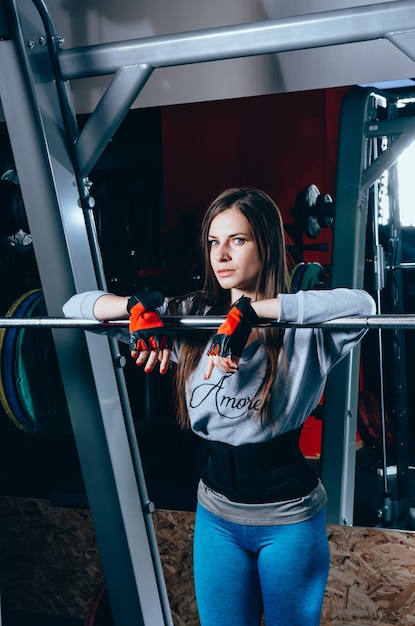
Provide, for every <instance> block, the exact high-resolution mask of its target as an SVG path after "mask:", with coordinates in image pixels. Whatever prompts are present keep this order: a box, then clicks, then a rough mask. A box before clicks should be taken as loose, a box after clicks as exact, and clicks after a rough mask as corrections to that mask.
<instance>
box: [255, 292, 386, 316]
mask: <svg viewBox="0 0 415 626" xmlns="http://www.w3.org/2000/svg"><path fill="white" fill-rule="evenodd" d="M251 306H252V308H253V309H254V311H255V313H256V314H257V315H258V317H260V318H268V319H275V320H278V321H281V322H293V323H297V324H310V323H311V324H312V323H320V322H325V321H327V320H331V319H336V318H338V317H349V316H350V317H352V316H356V315H359V316H360V315H362V316H367V315H374V314H375V312H376V305H375V302H374V300H373V298H372V297H371V296H370V295H369V294H368V293H367V292H366V291H362V290H360V289H347V288H338V289H327V290H326V289H322V290H319V291H313V290H310V291H299V292H297V293H295V294H281V295H280V296H278V297H277V298H272V299H270V300H259V301H256V302H251Z"/></svg>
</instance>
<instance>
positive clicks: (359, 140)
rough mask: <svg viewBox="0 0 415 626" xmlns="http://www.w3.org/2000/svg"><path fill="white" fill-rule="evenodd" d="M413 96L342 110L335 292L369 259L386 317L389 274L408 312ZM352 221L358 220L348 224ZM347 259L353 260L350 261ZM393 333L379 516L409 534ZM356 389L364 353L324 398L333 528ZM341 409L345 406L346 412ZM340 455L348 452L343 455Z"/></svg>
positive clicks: (358, 92)
mask: <svg viewBox="0 0 415 626" xmlns="http://www.w3.org/2000/svg"><path fill="white" fill-rule="evenodd" d="M414 96H415V90H414V89H413V88H408V89H402V90H396V91H394V90H392V91H390V92H387V91H386V92H382V91H380V90H377V89H374V88H371V87H356V88H355V89H354V90H351V91H350V92H349V93H348V94H346V96H345V99H344V102H343V105H342V115H341V125H340V135H339V148H338V163H337V181H336V199H335V203H336V212H335V215H336V218H335V220H334V227H333V257H332V269H331V283H332V286H333V287H335V286H339V285H350V286H356V287H357V286H362V285H363V281H364V278H365V269H366V254H368V253H369V254H371V255H372V256H371V259H370V262H371V274H372V281H371V282H372V284H371V285H370V287H371V290H372V292H375V293H376V299H377V305H378V313H382V297H381V296H382V292H383V290H384V288H385V278H386V271H388V272H389V274H390V276H391V277H392V278H393V280H391V281H390V289H391V290H392V293H391V300H392V301H393V302H394V303H395V307H394V309H395V310H394V312H395V313H396V314H399V313H403V308H402V272H401V270H400V267H399V265H400V256H401V252H400V246H401V239H400V236H399V234H400V226H399V215H398V214H397V206H396V205H397V202H396V194H395V193H394V188H396V182H395V185H394V184H393V180H394V177H393V167H394V165H395V163H396V161H397V159H398V157H399V155H400V154H401V153H402V152H403V150H405V148H406V147H408V146H409V145H410V144H411V143H412V142H413V141H414V140H415V118H414V117H413V116H410V115H405V114H404V113H405V109H404V102H405V101H408V100H409V102H410V101H411V99H413V98H414ZM386 170H389V171H390V175H389V181H390V184H389V197H390V207H391V226H390V228H391V231H392V232H393V234H392V235H391V239H390V241H392V242H393V244H394V245H393V249H389V250H387V251H385V250H384V249H383V247H382V245H381V243H380V241H379V223H378V213H379V201H378V199H379V184H380V183H379V181H380V179H381V176H382V174H383V173H384V172H385V171H386ZM369 208H370V211H369ZM351 215H353V216H354V219H351V218H350V216H351ZM368 215H369V219H370V220H371V222H372V224H371V226H372V230H373V234H372V237H371V240H372V243H371V245H372V251H370V250H367V225H368V224H367V221H368ZM369 225H370V224H369ZM365 251H366V252H365ZM386 252H388V258H387V257H386ZM346 259H347V260H348V262H345V260H346ZM389 332H393V340H392V342H391V345H392V351H391V359H392V360H393V363H394V367H393V369H392V372H393V374H394V380H393V381H392V382H391V383H390V387H392V388H393V389H394V399H395V420H396V438H397V442H396V447H397V450H398V462H397V485H396V493H394V494H392V493H391V491H390V488H389V484H388V471H387V459H386V441H385V433H386V424H385V406H384V371H383V370H384V368H383V334H382V329H380V328H379V329H378V349H379V364H378V366H379V369H378V375H379V379H380V388H379V395H380V401H381V413H382V415H381V421H382V435H383V441H382V457H383V458H382V475H383V490H382V492H381V493H380V500H379V513H378V515H379V523H381V524H382V525H385V526H389V527H395V526H396V527H401V528H402V527H403V528H405V527H408V525H410V510H409V508H410V507H409V483H408V465H409V462H408V434H407V410H406V379H405V369H406V366H405V341H404V325H399V327H397V328H395V329H394V330H392V331H389ZM344 381H346V384H344ZM358 390H359V355H358V353H357V351H354V353H353V354H352V355H351V356H350V357H348V359H347V360H345V361H344V362H342V363H340V364H339V367H338V368H335V370H333V372H332V373H331V374H330V375H329V379H328V382H327V390H326V394H325V410H326V412H327V413H326V414H327V415H329V416H331V417H330V418H329V419H327V420H325V423H324V429H323V444H322V447H323V454H322V479H323V482H324V484H325V486H326V489H327V491H328V496H329V503H328V520H329V522H331V523H340V524H352V523H353V511H354V476H355V461H356V449H355V448H356V446H355V438H356V426H357V394H358ZM340 396H341V397H342V400H341V402H340V400H339V398H340ZM336 407H337V410H336ZM339 407H344V413H343V414H341V413H340V410H339ZM336 413H337V415H336ZM340 450H342V451H343V454H342V455H341V456H339V451H340ZM339 485H341V489H339Z"/></svg>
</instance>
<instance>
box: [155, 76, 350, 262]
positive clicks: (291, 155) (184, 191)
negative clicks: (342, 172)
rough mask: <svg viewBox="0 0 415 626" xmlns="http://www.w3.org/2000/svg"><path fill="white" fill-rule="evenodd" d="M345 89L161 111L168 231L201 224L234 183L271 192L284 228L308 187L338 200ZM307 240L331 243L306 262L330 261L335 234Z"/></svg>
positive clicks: (327, 232)
mask: <svg viewBox="0 0 415 626" xmlns="http://www.w3.org/2000/svg"><path fill="white" fill-rule="evenodd" d="M348 89H349V88H348V87H345V88H334V89H328V90H317V91H305V92H299V93H288V94H275V95H270V96H258V97H254V98H241V99H235V100H223V101H215V102H204V103H195V104H186V105H178V106H170V107H164V108H163V110H162V135H163V168H164V171H163V178H164V206H165V227H166V229H167V230H168V231H169V230H172V231H175V230H176V229H178V228H180V224H182V223H183V220H185V221H186V219H189V218H191V219H194V221H195V223H196V225H197V224H199V223H200V219H201V216H202V215H203V212H204V210H205V208H206V207H207V205H208V203H209V202H210V201H211V200H212V199H213V198H214V197H215V196H216V195H217V194H218V193H220V192H221V191H223V190H224V189H226V188H228V187H232V186H253V187H259V188H261V189H264V190H265V191H267V192H268V193H269V194H270V195H271V196H272V197H273V198H274V200H275V201H276V202H277V204H278V206H279V208H280V210H281V211H282V213H283V217H284V222H285V223H286V224H289V223H292V222H293V217H292V216H291V215H290V208H291V207H292V206H293V205H294V202H295V198H296V196H297V193H298V192H299V191H300V190H302V189H303V188H304V187H305V186H306V185H308V184H309V183H315V184H316V185H317V186H318V187H319V189H320V191H321V192H322V193H329V194H330V195H332V196H334V195H335V176H336V159H337V138H338V123H339V113H340V107H341V102H342V99H343V96H344V94H345V93H346V91H347V90H348ZM290 233H291V229H290ZM303 243H304V244H305V245H309V244H316V243H326V244H327V247H328V249H327V251H326V252H315V251H308V252H307V251H305V254H304V258H305V260H316V261H319V262H321V263H322V264H326V265H328V264H329V263H330V258H331V249H330V248H331V230H330V229H322V230H321V232H320V235H319V237H318V238H317V239H314V240H311V239H309V238H307V237H304V238H303Z"/></svg>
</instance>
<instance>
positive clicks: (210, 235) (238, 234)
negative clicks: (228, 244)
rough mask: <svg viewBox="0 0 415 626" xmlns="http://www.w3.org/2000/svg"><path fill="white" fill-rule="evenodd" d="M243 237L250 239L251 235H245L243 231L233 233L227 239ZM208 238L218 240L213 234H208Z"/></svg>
mask: <svg viewBox="0 0 415 626" xmlns="http://www.w3.org/2000/svg"><path fill="white" fill-rule="evenodd" d="M241 235H243V236H244V237H249V233H245V232H243V231H241V232H239V233H231V234H230V235H225V237H240V236H241ZM208 237H210V238H211V239H218V237H217V236H216V235H212V234H211V233H209V234H208Z"/></svg>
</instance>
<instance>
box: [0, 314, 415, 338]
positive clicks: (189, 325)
mask: <svg viewBox="0 0 415 626" xmlns="http://www.w3.org/2000/svg"><path fill="white" fill-rule="evenodd" d="M161 320H162V321H163V322H164V324H165V332H166V333H182V332H186V331H195V330H212V331H213V330H216V329H217V328H218V326H220V325H221V324H222V322H223V321H224V320H225V317H223V316H222V317H221V316H219V317H213V316H212V317H211V316H209V315H207V316H200V315H194V316H192V315H189V316H188V317H180V316H175V315H167V316H162V317H161ZM19 327H20V328H39V329H42V328H44V329H46V328H61V329H62V328H66V329H69V328H79V329H84V330H90V331H99V330H101V331H105V330H106V329H107V330H109V329H113V330H116V329H117V328H127V327H128V320H109V321H104V322H100V321H95V320H86V319H73V318H69V317H28V318H20V317H19V318H17V317H0V328H19ZM255 327H256V328H265V329H266V328H326V329H328V330H359V329H362V330H373V329H377V328H401V329H405V330H411V329H415V314H408V315H399V314H396V315H386V314H385V315H369V316H357V317H339V318H337V319H334V320H328V321H326V322H320V323H319V324H317V323H315V324H296V323H292V322H279V321H277V320H261V323H260V324H257V325H255Z"/></svg>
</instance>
